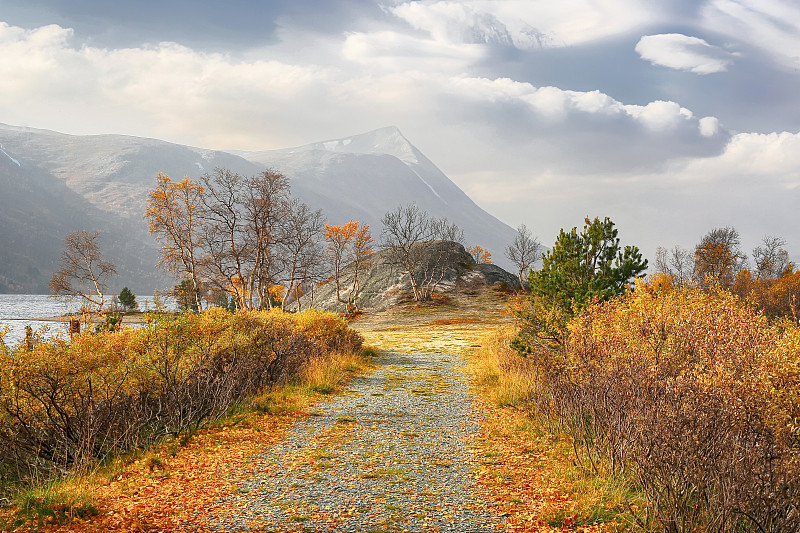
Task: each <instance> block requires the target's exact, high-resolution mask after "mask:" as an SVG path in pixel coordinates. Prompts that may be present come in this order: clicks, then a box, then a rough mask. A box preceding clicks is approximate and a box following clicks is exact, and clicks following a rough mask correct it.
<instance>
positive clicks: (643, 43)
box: [636, 33, 735, 74]
mask: <svg viewBox="0 0 800 533" xmlns="http://www.w3.org/2000/svg"><path fill="white" fill-rule="evenodd" d="M636 52H637V53H638V54H639V55H640V56H641V58H642V59H644V60H647V61H649V62H651V63H652V64H654V65H659V66H662V67H668V68H673V69H676V70H685V71H688V72H694V73H695V74H711V73H714V72H723V71H725V70H727V69H728V66H729V65H730V64H731V63H733V58H734V57H735V54H732V53H730V52H727V51H726V50H723V49H722V48H719V47H717V46H712V45H710V44H708V43H707V42H706V41H704V40H703V39H700V38H698V37H689V36H687V35H682V34H680V33H667V34H661V35H645V36H644V37H642V38H641V39H639V42H638V43H637V44H636Z"/></svg>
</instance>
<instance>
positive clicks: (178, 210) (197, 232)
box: [145, 172, 204, 309]
mask: <svg viewBox="0 0 800 533" xmlns="http://www.w3.org/2000/svg"><path fill="white" fill-rule="evenodd" d="M203 195H204V191H203V187H202V186H201V185H200V184H198V183H197V182H195V181H192V180H191V179H189V178H188V177H186V178H184V179H183V180H181V181H179V182H173V181H172V180H171V179H170V177H169V176H167V175H166V174H162V173H160V172H159V174H158V176H156V187H155V188H154V189H153V190H152V191H150V192H149V193H148V195H147V209H146V211H145V218H147V222H148V229H149V230H150V234H152V235H155V237H156V239H157V240H158V241H159V242H160V243H161V263H160V265H161V267H163V268H164V269H166V270H167V271H169V272H172V273H174V274H176V275H177V276H179V277H186V278H187V279H186V283H187V284H188V285H189V287H187V294H189V295H191V296H192V297H193V298H194V303H193V304H188V303H187V305H186V307H187V308H189V307H191V308H194V309H200V308H201V307H202V304H201V300H200V294H201V293H202V288H201V285H200V272H199V270H200V262H201V258H200V257H199V251H200V250H199V246H200V240H201V228H202V225H203V220H202V214H201V209H202V207H203V205H202V204H203Z"/></svg>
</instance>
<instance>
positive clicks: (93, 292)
mask: <svg viewBox="0 0 800 533" xmlns="http://www.w3.org/2000/svg"><path fill="white" fill-rule="evenodd" d="M99 235H100V234H99V233H98V232H96V231H94V232H89V231H85V230H84V231H73V232H72V233H69V234H68V235H67V236H66V237H65V238H64V251H63V252H62V254H61V268H59V269H58V270H57V271H56V272H55V273H54V274H53V276H52V277H51V278H50V282H49V284H48V286H49V287H50V291H51V292H52V293H53V295H55V296H61V295H67V296H77V297H80V298H82V299H83V300H85V301H86V303H87V304H91V306H93V307H94V308H95V310H96V311H98V312H100V311H102V310H103V306H104V305H105V297H104V295H103V293H104V292H105V283H106V281H107V279H108V278H109V277H110V276H112V275H113V274H116V273H117V268H116V266H115V265H114V263H111V262H108V261H104V260H103V258H102V252H101V251H100V245H99V244H98V243H97V238H98V237H99ZM73 283H77V284H78V285H77V286H75V285H73Z"/></svg>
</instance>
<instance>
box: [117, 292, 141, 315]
mask: <svg viewBox="0 0 800 533" xmlns="http://www.w3.org/2000/svg"><path fill="white" fill-rule="evenodd" d="M117 301H119V304H120V305H121V306H122V308H123V309H124V310H125V311H133V310H134V309H136V308H138V307H139V304H138V303H137V302H136V295H135V294H133V293H132V292H131V290H130V289H129V288H128V287H123V288H122V290H121V291H119V296H117Z"/></svg>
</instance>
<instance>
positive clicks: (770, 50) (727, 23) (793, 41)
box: [702, 0, 800, 70]
mask: <svg viewBox="0 0 800 533" xmlns="http://www.w3.org/2000/svg"><path fill="white" fill-rule="evenodd" d="M702 13H703V25H704V26H705V27H706V28H708V29H710V30H712V31H716V32H719V33H721V34H723V35H727V36H728V37H729V38H731V39H736V40H740V41H744V42H746V43H748V44H750V45H753V46H755V47H757V48H760V49H761V50H763V51H765V52H766V53H767V54H769V55H770V56H771V57H772V58H773V60H774V61H775V62H776V63H777V64H779V65H781V66H783V67H784V68H788V69H791V70H795V69H797V68H800V6H798V4H797V3H796V2H793V1H784V0H710V1H709V2H708V3H707V4H706V6H705V7H704V9H703V11H702Z"/></svg>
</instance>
